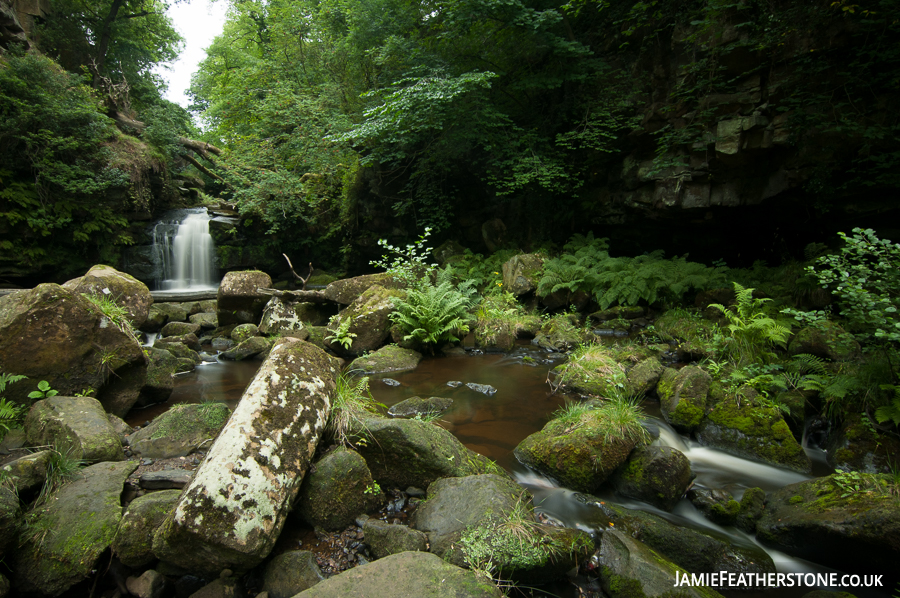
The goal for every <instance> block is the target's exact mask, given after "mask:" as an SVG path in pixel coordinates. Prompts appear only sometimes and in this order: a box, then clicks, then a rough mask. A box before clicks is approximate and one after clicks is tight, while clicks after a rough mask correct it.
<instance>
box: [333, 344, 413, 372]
mask: <svg viewBox="0 0 900 598" xmlns="http://www.w3.org/2000/svg"><path fill="white" fill-rule="evenodd" d="M420 361H422V354H421V353H419V352H418V351H413V350H411V349H403V348H401V347H398V346H397V345H387V346H384V347H382V348H380V349H378V350H377V351H375V352H374V353H369V354H368V355H363V356H362V357H357V358H356V359H354V360H353V362H352V363H351V364H350V368H349V369H350V371H352V372H359V373H360V374H364V375H366V376H368V375H370V374H387V373H390V372H405V371H407V370H414V369H416V367H418V365H419V362H420Z"/></svg>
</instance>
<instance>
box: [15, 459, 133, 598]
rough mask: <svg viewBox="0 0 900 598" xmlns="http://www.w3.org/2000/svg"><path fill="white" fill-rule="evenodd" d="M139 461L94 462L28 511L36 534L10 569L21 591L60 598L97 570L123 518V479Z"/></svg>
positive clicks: (26, 538) (29, 536)
mask: <svg viewBox="0 0 900 598" xmlns="http://www.w3.org/2000/svg"><path fill="white" fill-rule="evenodd" d="M137 465H138V464H137V461H120V462H118V463H97V464H96V465H91V466H90V467H87V468H85V469H84V470H82V471H81V472H80V473H79V474H78V475H77V476H76V477H75V479H74V480H72V481H71V482H69V483H68V484H66V485H65V486H63V487H62V488H60V489H59V490H58V491H57V492H56V493H55V494H53V495H52V496H51V498H50V500H48V501H47V502H46V503H44V505H43V506H41V507H39V508H38V509H37V511H35V512H32V513H31V514H30V517H31V520H32V522H31V525H30V528H31V530H32V531H34V533H30V534H27V535H26V536H24V538H23V542H22V545H21V546H20V548H19V550H17V551H16V553H15V556H14V560H13V567H12V569H13V571H14V575H13V579H12V583H13V588H14V589H15V590H16V591H17V592H19V594H20V595H30V594H39V595H42V596H58V595H60V594H62V593H63V592H65V591H66V590H68V589H69V588H71V587H72V586H73V585H75V584H76V583H78V582H79V581H81V580H83V579H85V578H86V577H87V576H88V575H90V574H91V572H92V571H93V570H94V569H96V568H97V561H98V559H99V558H100V555H101V554H103V552H104V551H105V550H106V549H108V548H109V546H110V545H111V544H112V541H113V538H114V537H115V534H116V529H118V527H119V522H120V521H121V519H122V505H121V502H120V497H121V495H122V489H123V487H124V484H125V480H126V479H127V478H128V476H129V475H131V473H132V472H133V471H134V470H135V469H136V468H137Z"/></svg>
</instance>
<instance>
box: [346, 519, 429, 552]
mask: <svg viewBox="0 0 900 598" xmlns="http://www.w3.org/2000/svg"><path fill="white" fill-rule="evenodd" d="M362 529H363V536H364V537H365V539H366V540H365V542H366V545H367V546H368V547H369V550H370V551H372V555H373V556H374V557H375V558H376V559H381V558H384V557H386V556H388V555H391V554H398V553H400V552H407V551H410V550H411V551H421V552H426V551H427V550H428V536H426V535H425V534H424V533H423V532H420V531H419V530H417V529H413V528H411V527H409V526H406V525H401V524H399V523H397V524H393V523H388V522H386V521H381V520H380V519H374V518H369V519H366V521H365V523H364V524H363V528H362Z"/></svg>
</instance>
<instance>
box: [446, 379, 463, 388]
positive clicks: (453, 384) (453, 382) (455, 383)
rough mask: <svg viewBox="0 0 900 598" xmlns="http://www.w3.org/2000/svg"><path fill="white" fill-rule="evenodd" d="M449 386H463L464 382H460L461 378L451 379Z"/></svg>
mask: <svg viewBox="0 0 900 598" xmlns="http://www.w3.org/2000/svg"><path fill="white" fill-rule="evenodd" d="M447 386H449V387H450V388H459V387H460V386H462V382H460V381H459V380H451V381H450V382H447Z"/></svg>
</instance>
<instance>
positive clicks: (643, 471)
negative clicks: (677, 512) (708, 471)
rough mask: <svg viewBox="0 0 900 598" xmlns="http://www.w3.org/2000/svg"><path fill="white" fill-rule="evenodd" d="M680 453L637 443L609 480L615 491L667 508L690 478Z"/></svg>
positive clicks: (675, 501) (692, 477)
mask: <svg viewBox="0 0 900 598" xmlns="http://www.w3.org/2000/svg"><path fill="white" fill-rule="evenodd" d="M694 477H695V476H694V474H693V473H692V472H691V464H690V461H688V459H687V457H685V456H684V453H682V452H681V451H679V450H678V449H674V448H672V447H668V446H640V447H637V448H635V449H634V450H633V451H631V454H630V455H629V456H628V460H627V461H626V462H625V463H624V464H623V465H622V466H621V467H620V468H619V469H617V470H616V473H615V474H614V475H613V478H612V483H613V486H615V488H616V491H617V492H619V494H622V495H624V496H628V497H631V498H636V499H638V500H642V501H644V502H647V503H650V504H651V505H653V506H655V507H658V508H660V509H662V510H664V511H671V510H672V509H673V508H674V507H675V505H676V504H677V503H678V501H679V500H681V497H682V495H684V492H685V490H687V488H688V486H690V484H691V481H692V480H693V479H694Z"/></svg>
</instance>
